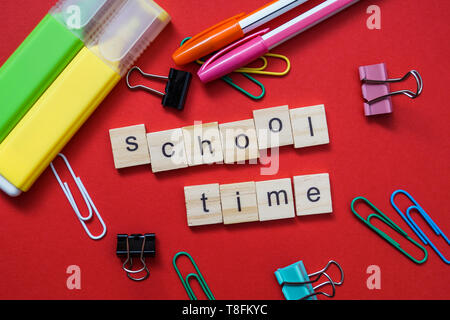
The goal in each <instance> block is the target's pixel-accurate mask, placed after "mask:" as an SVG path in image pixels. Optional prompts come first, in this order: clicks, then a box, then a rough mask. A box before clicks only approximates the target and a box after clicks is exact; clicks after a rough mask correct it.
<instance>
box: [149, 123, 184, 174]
mask: <svg viewBox="0 0 450 320" xmlns="http://www.w3.org/2000/svg"><path fill="white" fill-rule="evenodd" d="M147 141H148V149H149V151H150V159H151V161H152V171H153V172H160V171H167V170H174V169H178V168H186V167H187V166H188V164H187V159H186V149H185V146H184V138H183V131H182V130H181V129H180V128H179V129H173V130H166V131H159V132H152V133H149V134H147Z"/></svg>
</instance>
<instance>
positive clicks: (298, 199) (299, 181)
mask: <svg viewBox="0 0 450 320" xmlns="http://www.w3.org/2000/svg"><path fill="white" fill-rule="evenodd" d="M294 190H295V204H296V209H297V216H304V215H310V214H319V213H330V212H333V207H332V203H331V190H330V176H329V175H328V173H322V174H311V175H304V176H296V177H294Z"/></svg>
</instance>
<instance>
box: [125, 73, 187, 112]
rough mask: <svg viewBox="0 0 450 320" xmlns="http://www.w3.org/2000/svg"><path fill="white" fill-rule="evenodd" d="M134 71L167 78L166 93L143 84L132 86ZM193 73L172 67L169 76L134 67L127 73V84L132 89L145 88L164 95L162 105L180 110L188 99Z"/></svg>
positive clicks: (157, 77) (156, 77) (145, 75)
mask: <svg viewBox="0 0 450 320" xmlns="http://www.w3.org/2000/svg"><path fill="white" fill-rule="evenodd" d="M133 71H138V72H139V73H140V74H141V75H142V76H143V77H146V78H153V79H162V80H167V85H166V89H165V93H162V92H160V91H158V90H155V89H152V88H149V87H146V86H143V85H136V86H132V85H131V84H130V75H131V73H133ZM191 79H192V74H191V73H190V72H187V71H181V70H177V69H173V68H170V72H169V76H168V77H165V76H159V75H155V74H149V73H145V72H143V71H142V70H141V69H140V68H139V67H133V68H131V70H130V71H129V72H128V74H127V78H126V80H127V86H128V88H129V89H131V90H139V89H142V90H145V91H148V92H151V93H154V94H157V95H160V96H162V97H163V99H162V105H163V106H165V107H171V108H175V109H178V110H183V109H184V103H185V101H186V96H187V93H188V90H189V85H190V84H191Z"/></svg>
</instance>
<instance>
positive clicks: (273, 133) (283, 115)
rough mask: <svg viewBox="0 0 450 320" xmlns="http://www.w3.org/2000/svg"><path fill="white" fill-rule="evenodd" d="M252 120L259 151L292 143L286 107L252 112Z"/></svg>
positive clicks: (289, 120)
mask: <svg viewBox="0 0 450 320" xmlns="http://www.w3.org/2000/svg"><path fill="white" fill-rule="evenodd" d="M253 118H254V119H255V126H256V133H257V134H258V146H259V150H263V149H268V148H274V147H281V146H287V145H290V144H293V143H294V140H293V137H292V128H291V118H290V115H289V107H288V106H281V107H274V108H266V109H260V110H253Z"/></svg>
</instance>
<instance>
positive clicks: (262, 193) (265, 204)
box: [256, 178, 295, 221]
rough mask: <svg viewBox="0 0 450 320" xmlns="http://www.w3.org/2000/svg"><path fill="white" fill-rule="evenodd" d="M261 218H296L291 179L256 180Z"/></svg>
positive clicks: (263, 219) (262, 219) (261, 219)
mask: <svg viewBox="0 0 450 320" xmlns="http://www.w3.org/2000/svg"><path fill="white" fill-rule="evenodd" d="M256 196H257V200H258V211H259V220H260V221H267V220H276V219H284V218H294V217H295V209H294V196H293V194H292V184H291V179H290V178H286V179H277V180H267V181H258V182H256Z"/></svg>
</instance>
